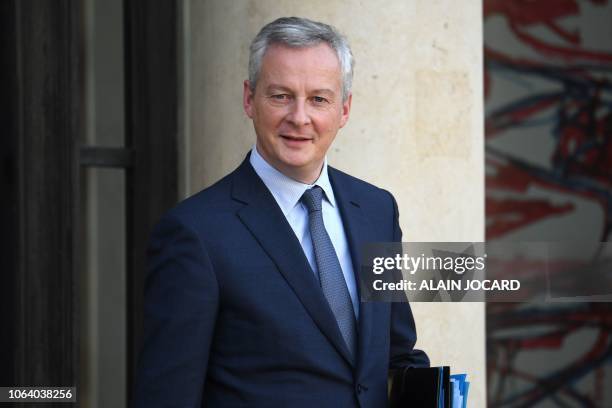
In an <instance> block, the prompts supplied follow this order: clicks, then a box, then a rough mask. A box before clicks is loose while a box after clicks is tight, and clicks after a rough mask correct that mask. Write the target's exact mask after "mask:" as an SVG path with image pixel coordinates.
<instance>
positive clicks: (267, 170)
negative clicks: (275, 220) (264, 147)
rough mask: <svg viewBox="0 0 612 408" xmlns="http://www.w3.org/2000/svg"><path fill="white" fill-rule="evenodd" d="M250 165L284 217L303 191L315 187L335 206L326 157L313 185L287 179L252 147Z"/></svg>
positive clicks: (296, 202) (297, 201)
mask: <svg viewBox="0 0 612 408" xmlns="http://www.w3.org/2000/svg"><path fill="white" fill-rule="evenodd" d="M250 162H251V165H252V166H253V169H255V173H257V175H258V176H259V177H260V178H261V180H262V181H263V182H264V184H265V185H266V187H268V190H270V192H271V193H272V195H273V196H274V198H275V199H276V202H277V203H278V205H279V207H280V208H281V210H282V211H283V214H284V215H285V216H286V215H287V213H289V211H291V210H292V209H293V208H294V207H295V206H296V205H297V204H298V203H299V201H300V198H301V197H302V194H304V191H306V190H308V189H309V188H312V187H314V186H315V185H317V186H319V187H321V189H322V190H323V192H324V193H325V194H324V197H325V199H327V201H328V202H329V203H330V204H331V205H332V207H335V206H336V199H335V198H334V191H333V190H332V186H331V183H330V182H329V175H328V173H327V157H325V161H324V162H323V169H322V171H321V174H320V175H319V178H318V179H317V180H316V181H315V182H314V183H313V184H305V183H302V182H300V181H297V180H294V179H292V178H291V177H288V176H286V175H284V174H283V173H281V172H280V171H278V170H276V169H275V168H274V167H272V166H271V165H270V164H269V163H268V162H267V161H266V160H265V159H264V158H263V157H262V156H261V155H260V154H259V152H258V151H257V147H256V146H253V148H252V149H251V157H250Z"/></svg>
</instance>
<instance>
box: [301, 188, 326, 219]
mask: <svg viewBox="0 0 612 408" xmlns="http://www.w3.org/2000/svg"><path fill="white" fill-rule="evenodd" d="M301 200H302V202H303V203H304V205H305V206H306V208H307V209H308V212H309V213H311V212H315V211H321V202H322V200H323V189H322V188H321V187H319V186H314V187H313V188H311V189H308V190H306V191H304V194H302V198H301Z"/></svg>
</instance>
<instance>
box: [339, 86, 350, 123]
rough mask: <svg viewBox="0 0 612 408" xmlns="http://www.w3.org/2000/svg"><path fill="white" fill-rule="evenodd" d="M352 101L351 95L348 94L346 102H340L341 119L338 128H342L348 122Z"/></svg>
mask: <svg viewBox="0 0 612 408" xmlns="http://www.w3.org/2000/svg"><path fill="white" fill-rule="evenodd" d="M352 101H353V94H352V93H350V94H349V95H348V97H347V98H346V101H344V102H342V117H341V118H340V127H344V125H346V122H348V118H349V114H350V113H351V102H352Z"/></svg>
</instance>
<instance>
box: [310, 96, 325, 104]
mask: <svg viewBox="0 0 612 408" xmlns="http://www.w3.org/2000/svg"><path fill="white" fill-rule="evenodd" d="M312 101H313V102H314V103H325V102H327V99H325V98H324V97H322V96H313V98H312Z"/></svg>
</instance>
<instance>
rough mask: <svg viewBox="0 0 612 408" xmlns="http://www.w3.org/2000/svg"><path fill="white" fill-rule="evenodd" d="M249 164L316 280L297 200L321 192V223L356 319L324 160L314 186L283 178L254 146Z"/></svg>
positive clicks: (346, 253) (351, 278)
mask: <svg viewBox="0 0 612 408" xmlns="http://www.w3.org/2000/svg"><path fill="white" fill-rule="evenodd" d="M250 162H251V165H252V166H253V169H255V173H257V175H258V176H259V177H260V178H261V179H262V180H263V182H264V184H265V185H266V187H267V188H268V190H270V192H271V193H272V195H273V196H274V198H275V199H276V202H277V204H278V206H279V207H280V209H281V211H282V212H283V214H284V215H285V218H287V221H288V222H289V225H291V228H292V229H293V232H294V233H295V235H296V237H297V238H298V240H299V241H300V244H301V245H302V249H303V250H304V254H305V255H306V258H307V259H308V263H309V264H310V267H311V268H312V270H313V271H314V273H315V276H316V277H317V280H318V277H319V272H318V268H317V263H316V259H315V253H314V248H313V246H312V239H311V237H310V229H309V226H308V210H307V209H306V207H305V206H304V204H302V203H301V202H300V198H301V197H302V194H304V191H306V190H308V189H309V188H312V187H314V186H315V185H317V186H319V187H321V189H323V192H324V194H323V197H324V199H323V203H322V207H323V208H322V210H323V223H324V224H325V229H326V230H327V233H328V234H329V238H330V239H331V241H332V244H333V245H334V249H335V250H336V255H337V256H338V260H339V261H340V267H341V268H342V273H343V274H344V280H345V281H346V286H347V288H348V291H349V294H350V296H351V301H352V302H353V310H354V311H355V317H356V318H358V317H359V296H358V294H357V283H356V281H355V274H354V273H353V264H352V260H351V253H350V250H349V245H348V241H347V239H346V234H345V232H344V225H343V223H342V217H340V209H339V208H338V206H337V205H336V199H335V197H334V191H333V189H332V186H331V183H330V182H329V176H328V174H327V158H325V162H324V163H323V170H322V171H321V175H320V176H319V178H318V179H317V180H316V181H315V182H314V183H313V184H304V183H301V182H299V181H296V180H294V179H292V178H290V177H287V176H285V175H284V174H283V173H281V172H280V171H278V170H276V169H275V168H274V167H272V166H271V165H270V164H269V163H268V162H266V160H265V159H264V158H263V157H262V156H261V155H260V154H259V152H258V151H257V147H256V146H253V148H252V149H251V157H250Z"/></svg>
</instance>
